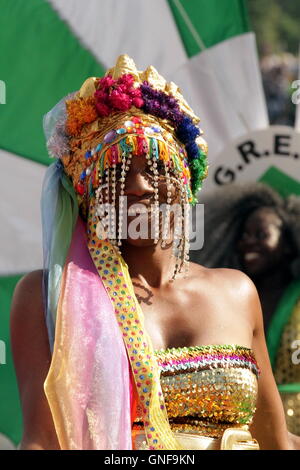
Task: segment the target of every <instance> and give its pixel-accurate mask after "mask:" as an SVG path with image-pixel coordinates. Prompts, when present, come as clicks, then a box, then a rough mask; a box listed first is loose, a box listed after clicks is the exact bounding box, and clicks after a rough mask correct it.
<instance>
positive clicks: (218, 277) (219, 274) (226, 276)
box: [190, 262, 256, 295]
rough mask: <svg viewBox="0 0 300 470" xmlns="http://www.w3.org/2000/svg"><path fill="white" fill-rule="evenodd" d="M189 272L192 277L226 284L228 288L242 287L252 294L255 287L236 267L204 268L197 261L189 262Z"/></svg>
mask: <svg viewBox="0 0 300 470" xmlns="http://www.w3.org/2000/svg"><path fill="white" fill-rule="evenodd" d="M190 272H191V275H192V277H193V278H194V279H195V278H198V279H199V277H201V278H202V279H203V278H204V279H206V280H207V281H208V282H210V283H213V284H216V285H219V284H220V283H222V284H224V283H225V285H226V287H228V288H232V289H234V290H235V292H236V289H242V290H243V292H244V293H245V294H249V295H251V294H252V295H253V294H254V293H255V292H256V287H255V285H254V283H253V281H252V280H251V279H250V278H249V276H247V274H245V273H243V272H242V271H239V270H238V269H229V268H206V267H205V266H201V265H199V264H197V263H192V262H190Z"/></svg>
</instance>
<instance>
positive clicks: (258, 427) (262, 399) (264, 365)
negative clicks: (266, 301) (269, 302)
mask: <svg viewBox="0 0 300 470" xmlns="http://www.w3.org/2000/svg"><path fill="white" fill-rule="evenodd" d="M249 305H250V308H251V312H252V315H253V316H254V318H253V320H254V325H255V328H254V332H253V344H252V349H253V352H254V354H255V357H256V360H257V362H258V366H259V368H260V370H261V375H260V377H259V379H258V399H257V409H256V412H255V415H254V419H253V422H252V424H251V426H250V431H251V434H252V436H253V437H254V438H255V439H257V441H258V443H259V445H260V448H261V449H267V450H273V449H281V450H292V449H300V438H298V436H294V435H293V434H291V433H289V432H288V430H287V425H286V420H285V415H284V409H283V405H282V401H281V398H280V394H279V392H278V389H277V385H276V382H275V379H274V376H273V372H272V368H271V363H270V360H269V354H268V350H267V346H266V340H265V334H264V326H263V315H262V310H261V304H260V300H259V297H258V294H257V290H256V288H255V286H254V284H253V283H252V281H251V280H250V279H249Z"/></svg>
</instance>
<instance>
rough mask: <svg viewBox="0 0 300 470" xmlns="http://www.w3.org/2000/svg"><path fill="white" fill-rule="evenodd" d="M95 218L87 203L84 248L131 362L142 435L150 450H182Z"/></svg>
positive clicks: (145, 341) (114, 257) (148, 349)
mask: <svg viewBox="0 0 300 470" xmlns="http://www.w3.org/2000/svg"><path fill="white" fill-rule="evenodd" d="M96 224H97V218H96V216H95V209H94V206H90V212H89V217H88V224H87V238H88V249H89V252H90V255H91V258H92V260H93V262H94V263H95V266H96V268H97V271H98V273H99V276H100V277H101V279H102V282H103V285H104V287H105V289H106V292H107V294H108V296H109V298H110V300H111V302H112V305H113V308H114V311H115V314H116V319H117V322H118V325H119V328H120V331H121V334H122V336H123V341H124V344H125V346H126V349H127V354H128V358H129V361H130V364H131V368H132V372H133V376H134V379H135V384H136V388H137V392H138V396H139V403H140V404H141V409H142V412H143V422H144V427H145V435H146V438H147V442H148V446H149V448H150V449H154V450H155V449H167V450H176V449H182V447H180V446H179V444H178V441H177V440H176V439H175V437H174V435H173V433H172V431H171V428H170V426H169V422H168V417H167V412H166V408H165V404H164V399H163V395H162V392H161V387H160V380H159V370H158V365H157V362H156V359H155V356H154V352H153V347H152V344H151V340H150V338H149V336H148V335H147V333H146V331H145V329H144V318H143V312H142V309H141V307H140V305H139V303H138V301H137V299H136V296H135V293H134V289H133V285H132V281H131V278H130V275H129V272H128V266H127V264H126V263H125V261H124V260H123V258H122V257H121V256H120V255H119V254H118V253H117V251H116V249H115V248H114V246H113V245H112V244H111V243H110V242H109V241H106V240H105V241H104V240H99V239H98V237H97V235H96Z"/></svg>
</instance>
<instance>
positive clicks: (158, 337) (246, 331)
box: [134, 283, 253, 349]
mask: <svg viewBox="0 0 300 470" xmlns="http://www.w3.org/2000/svg"><path fill="white" fill-rule="evenodd" d="M134 288H135V292H136V296H137V299H138V301H139V304H140V306H141V308H142V311H143V314H144V323H145V329H146V331H147V333H148V334H149V336H150V338H151V340H152V344H153V347H154V349H166V348H173V347H185V346H197V345H202V344H240V345H244V346H248V347H251V343H252V334H253V332H252V327H251V324H250V323H249V321H248V319H247V317H246V316H244V315H243V314H242V312H240V315H239V314H238V307H237V305H232V304H231V302H229V301H228V300H227V299H226V296H223V298H219V299H216V298H211V297H210V296H209V295H206V293H205V292H203V291H199V290H198V292H197V291H196V290H195V291H191V290H189V291H185V290H184V289H181V290H178V291H177V292H176V291H171V290H170V291H168V292H159V291H157V290H152V289H144V288H142V287H139V285H138V284H137V283H134Z"/></svg>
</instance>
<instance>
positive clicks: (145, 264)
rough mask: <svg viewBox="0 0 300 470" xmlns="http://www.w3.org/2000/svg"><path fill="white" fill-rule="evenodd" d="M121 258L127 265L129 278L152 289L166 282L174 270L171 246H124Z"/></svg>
mask: <svg viewBox="0 0 300 470" xmlns="http://www.w3.org/2000/svg"><path fill="white" fill-rule="evenodd" d="M122 256H123V258H124V260H125V262H126V263H127V265H128V269H129V273H130V277H131V278H136V279H139V280H141V281H142V282H143V283H144V284H146V285H147V286H149V287H153V288H159V287H161V286H162V285H163V284H165V283H166V282H168V281H169V279H170V278H171V277H172V274H173V270H174V268H175V260H174V257H173V256H172V245H170V246H168V247H165V248H161V245H160V242H159V243H158V244H157V245H150V246H134V245H130V244H129V243H128V244H124V246H123V249H122Z"/></svg>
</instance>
